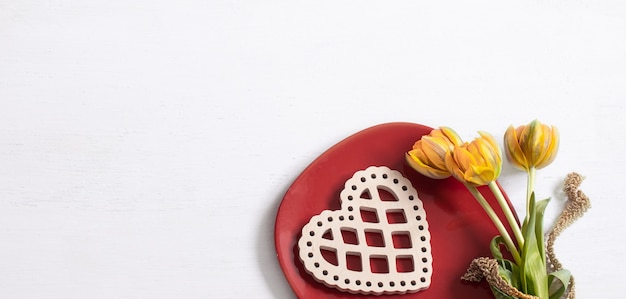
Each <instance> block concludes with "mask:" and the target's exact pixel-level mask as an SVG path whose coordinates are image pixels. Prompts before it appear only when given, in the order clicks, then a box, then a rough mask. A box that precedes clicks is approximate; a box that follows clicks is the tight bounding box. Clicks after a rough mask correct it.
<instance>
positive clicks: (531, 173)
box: [524, 166, 537, 226]
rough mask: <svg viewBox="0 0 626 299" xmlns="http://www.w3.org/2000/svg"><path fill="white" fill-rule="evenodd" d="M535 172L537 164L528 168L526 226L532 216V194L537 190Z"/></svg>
mask: <svg viewBox="0 0 626 299" xmlns="http://www.w3.org/2000/svg"><path fill="white" fill-rule="evenodd" d="M535 173H537V169H536V168H535V166H531V167H530V168H529V169H528V182H527V183H526V217H524V226H526V223H527V222H528V218H529V217H530V210H531V207H530V196H531V194H532V193H533V191H535Z"/></svg>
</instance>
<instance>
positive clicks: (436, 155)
mask: <svg viewBox="0 0 626 299" xmlns="http://www.w3.org/2000/svg"><path fill="white" fill-rule="evenodd" d="M462 142H463V141H462V140H461V138H460V137H459V135H457V133H456V132H454V130H452V129H450V128H448V127H440V128H439V129H435V130H432V131H431V132H430V133H429V134H428V135H426V136H423V137H422V138H421V139H420V140H418V141H417V142H415V144H414V145H413V149H411V150H410V151H409V152H407V153H406V155H405V156H406V161H407V163H408V164H409V165H410V166H411V167H412V168H413V169H415V170H416V171H417V172H419V173H421V174H423V175H425V176H427V177H430V178H433V179H444V178H447V177H449V176H450V172H449V171H448V170H447V169H446V163H445V157H446V154H447V153H448V152H450V151H452V150H453V149H454V147H455V146H458V145H460V144H461V143H462Z"/></svg>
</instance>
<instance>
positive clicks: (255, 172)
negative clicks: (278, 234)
mask: <svg viewBox="0 0 626 299" xmlns="http://www.w3.org/2000/svg"><path fill="white" fill-rule="evenodd" d="M625 37H626V5H625V4H624V3H623V2H620V1H609V0H606V1H602V0H601V1H596V0H593V1H592V0H582V1H564V0H557V1H508V2H506V1H505V2H503V1H492V0H487V1H478V2H476V1H472V2H467V1H446V2H441V3H439V2H437V3H435V2H433V3H422V2H415V1H400V2H393V3H391V2H389V1H383V2H378V1H355V2H338V1H198V0H187V1H145V0H130V1H129V0H125V1H118V0H113V1H109V0H107V1H104V0H93V1H78V0H55V1H31V0H25V1H22V0H19V1H18V0H0V244H1V245H0V297H1V298H14V299H18V298H63V299H68V298H246V297H250V298H293V297H294V295H293V293H292V292H291V290H290V288H289V286H288V284H287V283H286V281H285V279H284V277H283V275H282V272H281V270H280V267H279V266H278V263H277V260H276V257H275V252H274V245H273V226H274V217H275V214H276V210H277V207H278V205H279V203H280V200H281V198H282V196H283V194H284V192H285V190H286V189H287V188H288V187H289V185H290V183H291V182H292V181H293V180H294V179H295V178H296V176H297V175H298V174H299V173H300V171H302V170H303V169H304V167H306V166H307V165H308V163H310V162H311V161H312V160H313V159H315V157H317V156H318V155H319V154H321V153H322V152H323V151H324V150H325V149H327V148H328V147H330V146H331V145H333V144H334V143H336V142H338V141H340V140H341V139H343V138H345V137H347V136H348V135H350V134H352V133H355V132H356V131H359V130H361V129H364V128H367V127H369V126H372V125H375V124H379V123H385V122H393V121H409V122H416V123H422V124H425V125H429V126H441V125H447V126H451V127H453V128H455V129H456V130H457V131H458V132H459V133H460V134H461V135H462V137H463V138H466V139H471V138H473V137H474V136H475V135H476V131H477V130H485V131H488V132H491V133H492V134H493V135H494V136H496V138H498V139H499V140H500V139H501V138H502V135H503V133H504V130H505V129H506V127H507V126H509V125H510V124H514V125H520V124H524V123H527V122H529V121H531V120H532V119H535V118H538V119H540V120H541V121H543V122H545V123H549V124H554V125H556V126H558V128H559V129H560V131H561V137H562V140H561V149H560V152H559V156H558V157H557V159H556V161H555V162H554V163H553V164H552V165H551V166H549V167H548V168H546V169H544V170H541V171H540V172H539V182H538V187H537V190H538V192H539V193H540V194H543V195H544V196H552V197H553V198H554V199H555V200H554V201H553V204H552V205H551V206H550V208H549V210H548V213H549V214H550V215H549V216H550V217H554V215H556V213H557V212H558V210H559V207H560V206H559V205H560V203H562V201H563V196H562V194H561V193H560V192H558V189H559V188H560V183H561V180H562V179H563V178H564V176H565V175H566V174H567V173H568V172H571V171H578V172H580V173H581V174H583V175H585V176H586V177H587V179H586V181H585V182H584V183H583V186H582V189H583V190H584V191H585V192H586V193H587V194H588V195H589V196H590V197H591V199H592V201H593V208H592V210H591V211H590V212H589V213H588V214H587V215H586V216H585V217H584V218H583V219H581V220H580V221H579V222H578V223H576V224H575V225H574V226H573V227H571V228H570V229H569V230H568V231H566V232H565V233H564V235H563V236H562V237H561V239H559V240H558V243H557V245H556V251H557V254H558V255H559V257H560V258H561V260H562V262H563V263H564V264H565V266H566V267H567V268H569V269H570V270H571V271H572V272H573V273H574V274H575V276H576V278H577V282H578V294H579V298H618V297H620V295H618V294H622V292H621V290H620V288H621V287H622V284H623V282H622V278H623V275H622V269H623V268H624V267H625V266H626V262H624V259H623V252H624V249H625V248H624V245H623V244H625V242H626V236H625V234H624V233H623V232H622V230H623V229H622V227H623V225H624V217H623V213H624V211H625V210H626V201H625V200H624V199H625V196H624V192H623V190H622V187H623V182H622V181H623V178H624V175H625V169H626V159H625V158H624V153H625V152H626V141H625V140H626V134H625V133H624V129H623V123H624V121H623V120H624V118H625V117H626V114H625V106H626V104H625V103H626V84H625V83H626V38H625ZM507 167H508V166H507ZM500 182H501V183H502V185H503V186H504V187H505V188H506V190H507V192H508V193H509V195H510V196H511V197H512V198H521V197H522V196H523V192H524V190H525V185H524V184H525V182H524V175H523V174H522V173H519V172H515V171H513V170H511V169H510V168H505V170H504V173H503V176H502V178H501V180H500ZM514 203H515V205H516V206H517V207H518V210H519V211H521V210H523V208H522V207H523V202H522V201H520V200H514ZM435 267H436V265H435Z"/></svg>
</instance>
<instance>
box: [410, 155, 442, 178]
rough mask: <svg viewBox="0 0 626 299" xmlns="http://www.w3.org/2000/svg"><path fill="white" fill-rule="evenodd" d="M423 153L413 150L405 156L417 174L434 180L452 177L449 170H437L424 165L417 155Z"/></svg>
mask: <svg viewBox="0 0 626 299" xmlns="http://www.w3.org/2000/svg"><path fill="white" fill-rule="evenodd" d="M419 153H421V151H419V150H412V151H409V152H408V153H406V154H405V159H406V161H407V163H408V164H409V166H411V168H413V169H415V170H416V171H417V172H419V173H421V174H422V175H425V176H427V177H429V178H433V179H445V178H447V177H449V176H450V172H448V171H447V170H441V169H436V168H433V167H430V166H428V165H427V164H425V163H423V162H422V160H420V159H419V158H418V156H417V155H416V154H419Z"/></svg>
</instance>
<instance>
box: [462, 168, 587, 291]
mask: <svg viewBox="0 0 626 299" xmlns="http://www.w3.org/2000/svg"><path fill="white" fill-rule="evenodd" d="M582 181H583V177H582V176H581V175H580V174H578V173H575V172H573V173H570V174H568V175H567V177H566V178H565V185H564V187H563V191H565V194H566V195H567V198H568V201H567V203H566V205H565V208H564V209H563V211H562V212H561V215H559V217H558V218H557V220H556V222H555V224H554V227H553V228H552V230H551V231H550V233H549V234H548V238H547V241H546V257H547V262H548V267H549V270H550V272H552V271H558V270H561V269H563V266H562V265H561V262H559V260H558V259H557V258H556V255H555V254H554V241H555V240H556V238H557V237H558V236H559V235H560V234H561V232H563V231H564V230H565V228H567V227H568V226H570V225H571V224H572V223H574V222H575V221H576V220H577V219H578V218H580V217H581V216H582V215H583V214H585V212H587V210H589V208H591V202H590V200H589V197H587V195H585V193H583V192H582V191H581V190H578V187H579V186H580V184H581V183H582ZM461 279H463V280H467V281H473V282H479V281H481V280H483V279H485V280H486V281H487V282H488V283H489V285H490V286H492V287H494V288H497V289H498V290H500V291H501V292H502V293H504V294H507V295H509V296H511V297H514V298H519V299H540V298H539V297H536V296H531V295H527V294H524V293H522V292H520V291H519V290H518V289H516V288H515V287H513V286H511V285H510V284H509V283H508V282H506V281H505V280H504V279H503V278H502V277H500V275H498V262H497V261H496V260H495V259H493V258H487V257H480V258H476V259H474V260H473V261H472V263H471V265H470V267H469V269H467V272H466V273H465V275H463V277H462V278H461ZM574 286H575V285H574V276H572V277H571V278H570V283H569V287H568V291H567V292H566V297H565V298H566V299H574V298H576V292H575V290H574Z"/></svg>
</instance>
